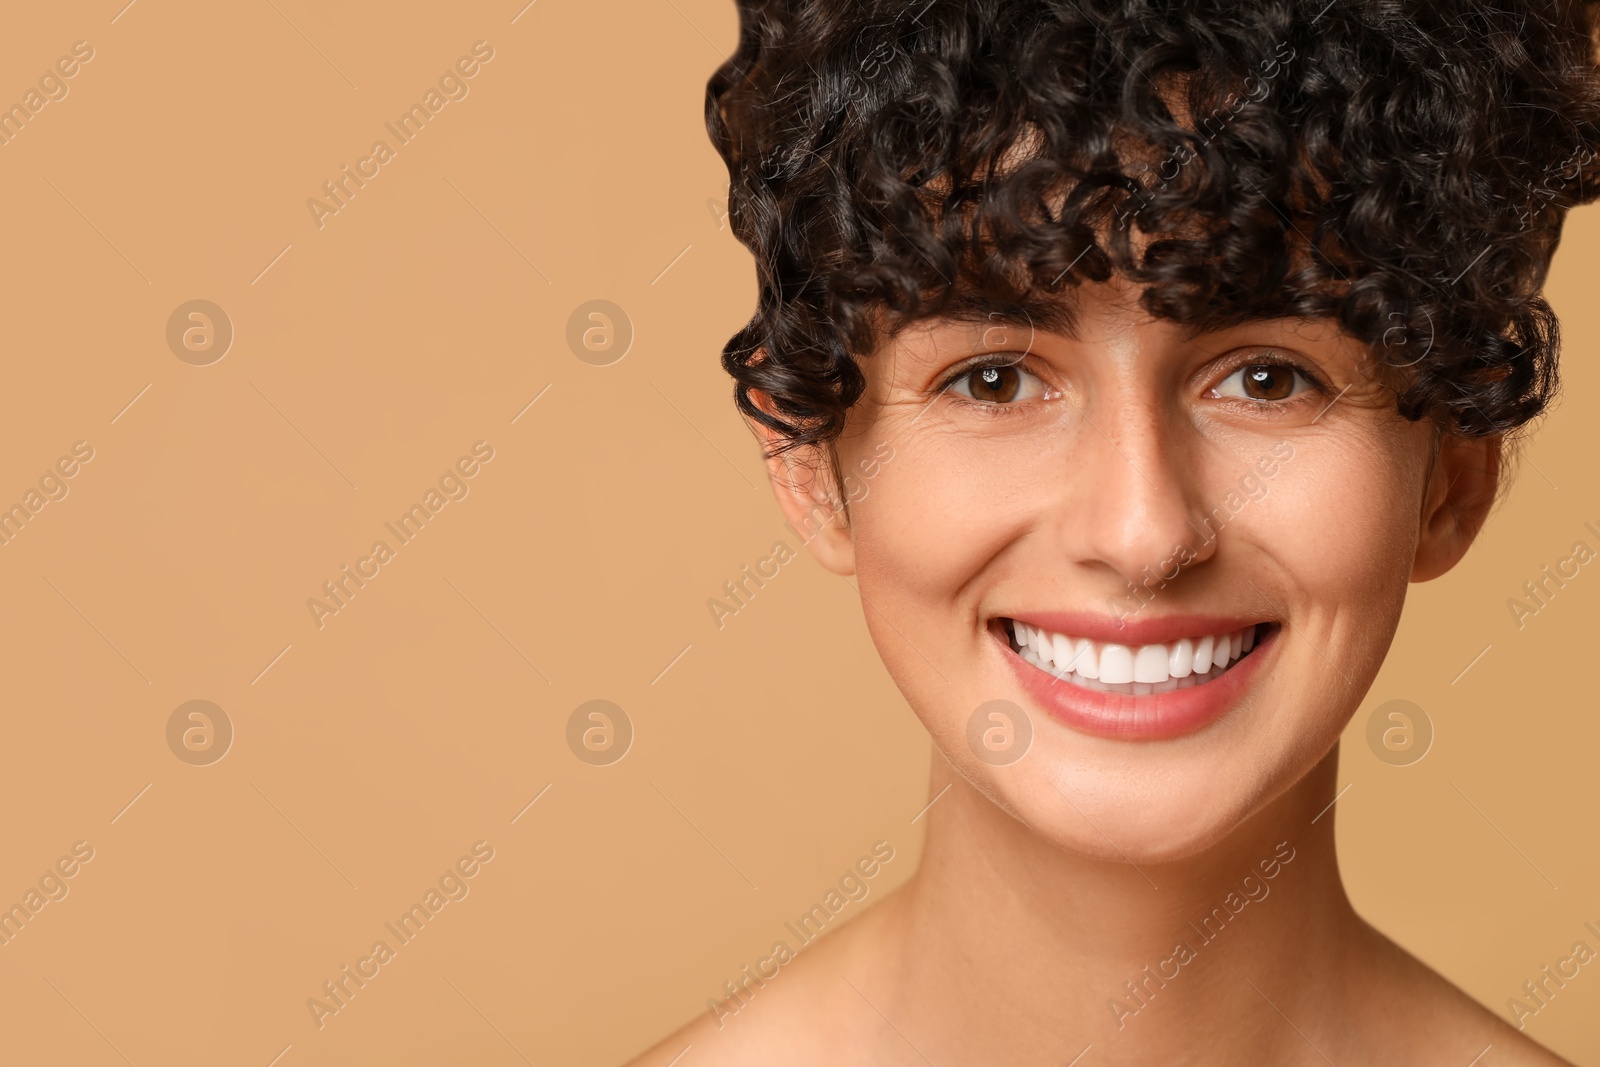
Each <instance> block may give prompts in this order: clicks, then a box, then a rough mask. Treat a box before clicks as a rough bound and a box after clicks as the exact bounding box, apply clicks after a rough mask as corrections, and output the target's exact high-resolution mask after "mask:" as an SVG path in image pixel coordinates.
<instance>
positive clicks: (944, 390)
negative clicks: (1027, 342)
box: [934, 352, 1056, 418]
mask: <svg viewBox="0 0 1600 1067" xmlns="http://www.w3.org/2000/svg"><path fill="white" fill-rule="evenodd" d="M1026 362H1027V359H1026V357H1023V358H1020V359H1019V358H1017V357H1016V355H1015V354H1014V353H1004V352H997V353H991V354H990V355H986V356H979V357H977V358H976V359H971V360H968V361H967V362H965V363H963V364H961V365H960V366H958V367H956V368H955V369H954V370H953V371H951V372H950V373H949V374H947V375H946V376H945V377H944V380H943V381H941V382H940V383H939V385H938V386H937V388H936V389H935V390H934V396H935V397H939V396H948V397H949V398H950V399H951V400H953V401H955V402H956V403H958V404H961V405H963V406H965V407H967V408H969V409H974V410H976V411H978V412H981V413H982V414H983V415H986V416H991V417H994V418H1001V417H1004V416H1008V415H1026V414H1027V413H1028V405H1027V404H1026V403H1022V404H993V403H987V402H985V401H982V400H973V399H972V398H971V397H965V396H962V395H961V394H960V393H957V392H955V391H954V390H953V388H952V387H953V386H954V385H955V384H956V383H957V382H959V381H960V380H961V379H963V378H965V377H966V376H967V375H969V374H972V373H973V372H974V371H980V370H983V369H984V368H985V367H1015V368H1017V370H1019V371H1021V372H1022V373H1023V374H1028V375H1032V377H1034V378H1039V380H1040V381H1041V382H1043V381H1044V379H1043V378H1040V377H1039V375H1037V374H1034V373H1033V372H1032V371H1030V370H1028V369H1027V367H1026V366H1024V364H1025V363H1026ZM1045 389H1046V392H1047V396H1046V397H1044V398H1042V399H1048V398H1049V397H1050V396H1054V395H1056V392H1055V390H1053V389H1051V388H1050V387H1049V385H1048V384H1047V385H1046V386H1045Z"/></svg>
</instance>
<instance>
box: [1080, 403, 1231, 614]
mask: <svg viewBox="0 0 1600 1067" xmlns="http://www.w3.org/2000/svg"><path fill="white" fill-rule="evenodd" d="M1079 418H1080V419H1081V420H1082V422H1083V424H1084V425H1083V426H1082V427H1080V431H1079V433H1078V434H1077V435H1075V447H1074V448H1073V450H1072V452H1071V453H1070V454H1069V462H1070V463H1071V464H1072V466H1073V467H1074V468H1075V476H1074V477H1073V478H1072V482H1073V489H1072V490H1071V491H1070V492H1069V493H1068V494H1067V498H1066V500H1065V502H1064V504H1065V506H1064V507H1063V509H1062V514H1061V516H1060V522H1061V524H1062V530H1061V533H1062V540H1063V542H1064V544H1063V547H1064V548H1065V549H1066V550H1067V552H1068V553H1069V555H1070V556H1071V557H1072V558H1073V559H1074V561H1076V562H1078V563H1081V564H1084V565H1089V566H1095V565H1098V566H1100V567H1103V568H1106V569H1109V570H1110V571H1112V572H1113V573H1115V574H1116V575H1117V577H1119V578H1121V579H1123V580H1124V581H1127V582H1133V583H1135V584H1137V583H1138V582H1139V581H1140V580H1141V579H1142V578H1143V577H1146V576H1147V575H1146V570H1147V569H1148V571H1149V572H1150V573H1151V574H1156V575H1159V576H1160V577H1161V578H1162V579H1164V580H1166V581H1170V580H1172V578H1174V577H1176V574H1175V573H1174V572H1175V571H1176V570H1177V569H1179V567H1180V566H1193V565H1195V564H1196V563H1200V562H1203V561H1204V560H1206V559H1208V558H1210V556H1211V555H1212V554H1213V552H1214V550H1215V545H1216V540H1215V538H1214V537H1212V538H1208V537H1207V536H1205V532H1204V530H1203V529H1202V528H1201V527H1200V526H1199V525H1198V524H1197V522H1196V516H1197V515H1200V514H1203V513H1204V507H1203V505H1202V502H1201V501H1200V500H1199V499H1198V498H1199V496H1200V491H1199V478H1198V474H1199V471H1198V470H1197V469H1196V467H1197V456H1198V451H1197V445H1198V444H1199V442H1198V441H1197V440H1196V439H1195V438H1194V435H1193V433H1192V430H1190V428H1189V427H1188V426H1187V425H1186V424H1181V425H1180V424H1179V423H1180V420H1176V419H1173V418H1169V417H1167V416H1166V415H1165V414H1164V413H1163V411H1162V409H1161V405H1160V404H1159V403H1157V402H1152V401H1150V400H1149V399H1148V398H1143V399H1141V398H1136V397H1125V396H1116V397H1108V398H1106V401H1105V402H1104V403H1101V404H1097V405H1094V406H1093V407H1084V408H1081V409H1080V410H1079ZM1180 558H1181V559H1182V560H1184V562H1183V563H1182V564H1181V565H1180V564H1179V563H1178V562H1176V561H1177V560H1178V559H1180ZM1163 572H1164V573H1163Z"/></svg>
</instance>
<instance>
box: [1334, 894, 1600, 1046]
mask: <svg viewBox="0 0 1600 1067" xmlns="http://www.w3.org/2000/svg"><path fill="white" fill-rule="evenodd" d="M1367 930H1368V931H1369V938H1370V941H1369V944H1368V946H1367V947H1368V948H1369V950H1370V952H1371V954H1372V958H1373V959H1374V960H1375V961H1376V963H1377V969H1376V971H1375V973H1374V980H1373V981H1372V982H1371V983H1367V984H1365V987H1364V988H1365V991H1364V993H1363V994H1362V996H1361V1000H1362V1001H1363V1006H1362V1010H1363V1011H1364V1012H1365V1013H1367V1014H1368V1016H1369V1018H1372V1019H1373V1026H1372V1027H1371V1028H1370V1030H1369V1032H1370V1033H1371V1034H1373V1035H1374V1036H1375V1037H1377V1038H1378V1039H1379V1043H1380V1044H1381V1046H1382V1049H1381V1052H1380V1050H1379V1049H1377V1048H1374V1049H1372V1050H1370V1051H1372V1052H1373V1053H1374V1054H1375V1055H1377V1057H1378V1058H1376V1059H1373V1060H1370V1061H1369V1062H1395V1063H1406V1064H1434V1063H1437V1064H1440V1065H1441V1067H1444V1065H1448V1064H1455V1065H1457V1067H1460V1065H1462V1064H1466V1063H1468V1062H1469V1061H1470V1063H1471V1065H1472V1067H1573V1065H1572V1064H1571V1063H1570V1062H1569V1061H1567V1060H1564V1059H1562V1058H1561V1057H1560V1056H1557V1055H1556V1054H1555V1053H1553V1052H1551V1051H1550V1050H1549V1049H1547V1048H1545V1047H1544V1046H1543V1045H1541V1044H1539V1043H1538V1042H1537V1041H1534V1040H1533V1039H1532V1038H1530V1037H1528V1036H1527V1035H1526V1034H1524V1033H1521V1032H1520V1031H1518V1030H1517V1029H1516V1028H1515V1027H1513V1026H1512V1025H1511V1024H1510V1023H1508V1022H1506V1021H1505V1020H1504V1019H1502V1018H1501V1017H1500V1016H1498V1015H1496V1014H1495V1013H1494V1012H1492V1011H1490V1010H1489V1009H1488V1008H1486V1007H1484V1006H1483V1005H1482V1004H1480V1003H1478V1002H1477V1001H1476V1000H1474V999H1472V997H1470V996H1468V995H1467V994H1466V993H1465V992H1463V991H1462V990H1461V989H1460V988H1459V987H1457V986H1456V985H1454V984H1453V983H1451V982H1450V981H1449V980H1448V979H1446V978H1445V977H1444V976H1443V975H1441V974H1439V973H1438V972H1437V971H1435V970H1433V968H1431V967H1429V966H1428V965H1427V964H1425V963H1423V962H1422V961H1421V960H1419V959H1417V957H1415V956H1413V955H1412V954H1411V953H1409V952H1407V951H1406V950H1405V949H1403V948H1401V947H1400V946H1399V945H1397V944H1395V943H1394V942H1393V941H1391V940H1390V939H1389V938H1388V937H1386V936H1385V935H1384V934H1383V933H1381V932H1380V931H1378V930H1377V929H1376V928H1374V927H1371V926H1368V927H1367ZM1474 1057H1476V1058H1474Z"/></svg>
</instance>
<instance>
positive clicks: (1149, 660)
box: [1133, 645, 1172, 682]
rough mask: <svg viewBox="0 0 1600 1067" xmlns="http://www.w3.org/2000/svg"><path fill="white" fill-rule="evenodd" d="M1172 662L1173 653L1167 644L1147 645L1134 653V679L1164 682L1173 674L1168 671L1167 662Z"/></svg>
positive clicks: (1137, 680)
mask: <svg viewBox="0 0 1600 1067" xmlns="http://www.w3.org/2000/svg"><path fill="white" fill-rule="evenodd" d="M1171 662H1172V654H1171V653H1170V652H1168V651H1167V646H1165V645H1145V646H1143V647H1142V648H1140V649H1139V651H1138V652H1136V653H1134V656H1133V680H1134V681H1136V682H1164V681H1166V680H1167V679H1168V678H1169V677H1171V675H1170V674H1169V673H1168V671H1167V664H1169V663H1171Z"/></svg>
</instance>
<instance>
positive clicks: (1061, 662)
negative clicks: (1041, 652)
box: [1050, 634, 1073, 671]
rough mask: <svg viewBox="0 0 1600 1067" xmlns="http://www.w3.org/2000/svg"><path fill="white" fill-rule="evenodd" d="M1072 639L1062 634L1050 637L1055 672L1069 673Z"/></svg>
mask: <svg viewBox="0 0 1600 1067" xmlns="http://www.w3.org/2000/svg"><path fill="white" fill-rule="evenodd" d="M1072 646H1073V641H1072V638H1070V637H1066V636H1063V635H1062V634H1052V635H1051V636H1050V653H1051V658H1052V659H1053V660H1054V661H1055V665H1056V670H1058V671H1070V670H1071V669H1072Z"/></svg>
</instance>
